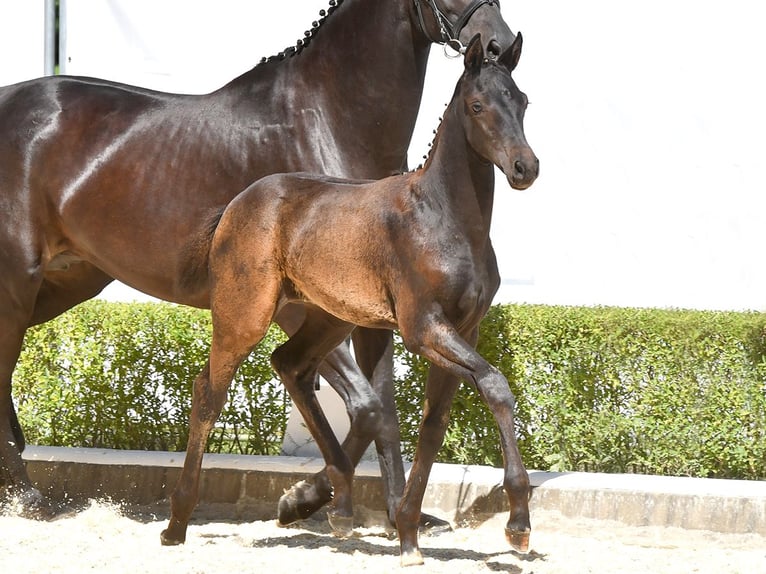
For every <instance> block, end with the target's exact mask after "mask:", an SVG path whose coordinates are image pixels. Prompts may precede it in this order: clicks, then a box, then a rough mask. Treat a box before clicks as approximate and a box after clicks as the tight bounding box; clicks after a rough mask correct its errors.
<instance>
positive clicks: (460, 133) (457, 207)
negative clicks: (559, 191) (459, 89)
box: [420, 98, 495, 242]
mask: <svg viewBox="0 0 766 574" xmlns="http://www.w3.org/2000/svg"><path fill="white" fill-rule="evenodd" d="M457 100H458V98H453V100H452V102H450V104H449V106H448V107H447V109H446V110H445V112H444V120H443V121H442V123H441V125H440V126H439V129H438V131H437V134H436V138H435V139H434V143H433V148H432V149H431V153H430V155H429V156H428V159H427V160H426V163H425V165H424V166H423V169H422V171H421V173H420V188H421V189H422V190H423V191H422V193H424V194H430V195H432V196H434V197H441V198H444V199H445V200H446V203H447V204H448V205H450V206H452V208H453V211H454V215H455V217H456V218H457V219H460V220H462V221H463V223H464V224H465V228H466V229H470V230H472V234H473V236H474V241H478V242H484V241H486V239H487V238H488V237H489V227H490V223H491V220H492V206H493V201H494V190H495V171H494V166H493V165H492V164H491V163H489V162H487V161H485V160H484V159H483V158H482V157H481V156H479V155H478V154H477V153H476V152H475V151H474V150H473V148H472V147H471V146H470V145H469V143H468V140H467V139H466V135H465V131H464V129H463V124H462V114H463V112H462V109H461V105H460V102H459V101H457Z"/></svg>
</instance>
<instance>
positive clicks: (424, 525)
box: [418, 514, 452, 536]
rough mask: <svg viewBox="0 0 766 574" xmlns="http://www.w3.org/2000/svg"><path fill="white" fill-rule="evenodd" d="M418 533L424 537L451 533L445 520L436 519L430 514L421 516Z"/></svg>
mask: <svg viewBox="0 0 766 574" xmlns="http://www.w3.org/2000/svg"><path fill="white" fill-rule="evenodd" d="M418 531H419V532H420V534H423V535H424V536H438V535H439V534H445V533H447V532H452V525H451V524H450V523H449V522H447V521H446V520H442V519H441V518H436V517H435V516H431V515H430V514H421V515H420V522H419V523H418Z"/></svg>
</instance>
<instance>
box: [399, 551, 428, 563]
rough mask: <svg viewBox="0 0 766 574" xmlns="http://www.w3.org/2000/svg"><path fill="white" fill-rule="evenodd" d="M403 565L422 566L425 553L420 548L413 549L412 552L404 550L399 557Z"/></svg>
mask: <svg viewBox="0 0 766 574" xmlns="http://www.w3.org/2000/svg"><path fill="white" fill-rule="evenodd" d="M399 560H400V563H401V565H402V566H422V565H423V555H422V554H421V553H420V550H411V551H410V552H402V555H401V556H400V557H399Z"/></svg>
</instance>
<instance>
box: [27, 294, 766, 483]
mask: <svg viewBox="0 0 766 574" xmlns="http://www.w3.org/2000/svg"><path fill="white" fill-rule="evenodd" d="M209 336H210V322H209V313H208V312H206V311H200V310H196V309H189V308H184V307H176V306H172V305H165V304H161V305H158V304H119V303H105V302H99V301H92V302H89V303H86V304H84V305H81V306H80V307H78V308H77V309H75V310H74V311H72V312H69V313H67V314H65V315H64V316H62V317H60V318H59V319H57V320H56V321H53V322H51V323H48V324H45V325H42V326H39V327H37V328H35V329H32V330H30V332H29V334H28V335H27V339H26V342H25V348H24V351H23V355H22V359H21V360H20V363H19V367H18V368H17V371H16V373H15V375H14V397H15V399H16V403H17V405H18V408H19V415H20V417H21V420H22V424H23V425H24V427H25V429H26V433H27V437H28V440H29V442H32V443H38V444H60V445H71V446H78V445H81V446H104V447H113V448H138V449H168V450H182V449H183V448H184V445H185V442H186V432H187V431H186V429H187V418H188V411H189V405H190V400H191V384H192V381H193V379H194V377H195V376H196V374H197V373H198V372H199V370H200V369H201V368H202V366H203V365H204V362H205V360H206V353H207V350H208V343H209ZM280 340H282V338H281V333H279V332H278V331H277V330H276V329H274V330H272V331H271V332H270V334H269V337H268V338H267V340H266V341H265V342H264V343H263V344H262V346H261V347H260V348H259V350H258V351H256V352H255V353H253V355H252V356H251V358H250V359H249V361H248V363H247V364H246V365H244V366H243V368H242V369H241V370H240V372H239V374H238V377H237V380H236V381H235V384H234V386H233V389H232V392H231V395H230V401H229V404H228V405H227V408H226V412H225V413H224V415H223V416H222V419H221V425H219V428H218V429H217V431H216V433H215V435H214V436H213V437H212V438H211V443H210V444H209V445H208V447H209V449H210V450H212V451H219V452H220V451H225V452H231V451H234V452H245V453H253V454H273V453H276V452H278V451H279V446H280V444H281V439H282V433H283V431H284V426H285V421H286V415H287V409H288V406H289V405H288V401H287V399H286V397H285V395H284V391H283V390H282V387H281V386H280V385H279V384H278V383H276V382H275V381H274V380H273V376H272V373H271V369H270V367H269V363H268V356H269V354H270V352H271V349H273V348H274V346H275V345H276V344H278V342H279V341H280ZM479 351H480V352H481V353H482V355H483V356H484V357H486V358H487V359H488V360H489V361H490V362H491V363H493V364H494V365H496V366H497V367H498V368H500V370H501V371H503V373H505V375H506V376H507V377H508V379H509V382H510V385H511V387H512V390H513V392H514V394H515V395H516V398H517V421H516V423H517V433H518V437H519V447H520V449H521V452H522V456H523V458H524V461H525V463H526V465H527V467H528V468H537V469H543V470H548V469H549V470H587V471H602V472H643V473H653V474H666V475H688V476H703V477H720V478H724V477H727V478H747V479H764V478H766V361H765V360H764V357H766V316H764V315H762V314H759V313H733V312H725V313H724V312H700V311H677V310H640V309H623V308H584V307H550V306H535V305H503V306H495V307H493V308H492V309H491V310H490V313H489V314H488V316H487V318H486V319H485V321H484V323H483V324H482V332H481V337H480V341H479ZM396 371H397V377H396V378H397V402H398V408H399V416H400V420H401V427H402V440H403V449H404V451H405V452H406V453H408V454H412V452H413V450H414V444H415V440H416V438H417V433H418V425H419V422H420V415H421V412H422V411H421V409H422V397H423V394H422V386H423V381H424V380H425V372H426V364H425V362H424V361H423V360H422V359H420V358H418V357H413V356H412V355H410V354H409V353H407V352H406V351H404V349H403V348H402V345H401V342H400V341H399V340H397V363H396ZM498 440H499V439H498V436H497V431H496V428H495V425H494V421H493V419H492V417H491V415H490V414H489V412H488V410H487V409H486V407H485V406H484V404H483V403H482V402H481V401H480V400H479V399H478V395H477V393H476V391H475V390H474V389H473V388H472V387H471V386H469V385H462V386H461V389H460V391H459V393H458V396H457V398H456V402H455V406H454V408H453V411H452V422H451V424H450V428H449V430H448V433H447V437H446V440H445V444H444V447H443V448H442V450H441V451H440V460H442V461H445V462H457V463H466V464H467V463H471V464H491V465H499V464H500V463H501V460H502V459H501V455H500V451H499V442H498Z"/></svg>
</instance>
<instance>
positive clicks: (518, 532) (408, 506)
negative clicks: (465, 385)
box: [397, 316, 531, 565]
mask: <svg viewBox="0 0 766 574" xmlns="http://www.w3.org/2000/svg"><path fill="white" fill-rule="evenodd" d="M418 327H419V328H416V329H415V330H412V331H410V330H408V331H407V332H406V333H405V331H404V330H403V331H402V336H403V337H404V338H405V342H407V344H408V347H409V348H411V349H413V350H414V351H415V352H417V353H418V354H420V355H422V356H424V357H425V358H426V359H428V360H429V361H430V362H431V363H432V365H433V366H435V367H437V369H435V370H434V369H433V368H432V371H431V372H430V373H429V378H428V381H427V383H426V408H425V410H424V413H423V422H422V424H421V431H420V437H419V439H418V446H417V450H416V453H415V461H414V464H413V467H412V470H411V471H410V476H409V480H408V481H407V487H406V489H405V492H404V498H403V499H402V504H401V506H400V507H399V513H398V515H397V527H398V529H399V540H400V546H401V560H402V565H410V564H422V562H423V558H422V555H421V554H420V549H419V547H418V543H417V527H416V524H417V518H418V514H419V512H420V508H421V506H422V503H423V496H424V494H425V487H426V483H427V481H428V475H429V473H430V470H431V466H432V465H433V461H434V459H435V458H436V451H437V450H438V449H439V447H440V446H441V444H442V441H443V440H444V433H445V432H446V429H447V425H448V422H449V407H450V406H451V403H452V399H453V397H454V394H455V390H456V387H457V381H458V380H459V379H463V380H467V381H472V382H474V383H475V385H476V387H477V389H478V391H479V394H480V395H481V397H482V398H483V399H484V401H485V402H486V403H487V405H488V406H489V409H490V411H492V414H493V416H494V418H495V421H496V422H497V425H498V429H499V431H500V438H501V446H502V450H503V459H504V463H505V465H504V466H505V476H504V480H503V486H504V488H505V491H506V494H507V495H508V501H509V503H510V517H509V519H508V523H507V525H506V529H505V534H506V538H507V539H508V541H509V543H510V544H511V546H512V547H513V548H514V549H516V550H518V551H521V552H526V551H527V550H528V549H529V535H530V531H531V526H530V520H529V493H530V490H529V475H528V474H527V471H526V470H525V469H524V465H523V462H522V460H521V455H520V453H519V449H518V445H517V443H516V434H515V428H514V414H513V411H514V404H515V399H514V397H513V393H511V390H510V386H509V385H508V381H507V380H506V378H505V377H504V376H503V375H502V374H501V373H500V371H498V370H497V369H495V368H494V367H492V366H491V365H490V364H489V363H487V361H485V360H484V359H483V358H482V357H481V355H479V354H478V353H477V352H476V350H475V349H474V348H473V346H472V345H470V344H468V343H467V342H466V340H465V339H463V338H462V337H461V336H460V335H459V334H458V332H457V331H456V330H455V329H454V327H453V326H452V325H451V324H449V323H448V322H447V321H446V320H444V318H443V317H438V316H437V317H433V316H431V317H429V318H428V319H427V320H425V321H421V322H420V323H419V324H418ZM410 333H414V337H411V335H410ZM421 333H422V335H421ZM476 335H477V333H476V331H474V332H473V333H472V334H471V335H470V337H469V339H470V340H471V341H472V342H475V340H476ZM441 369H443V370H444V371H445V372H446V374H443V375H440V374H439V370H441Z"/></svg>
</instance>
